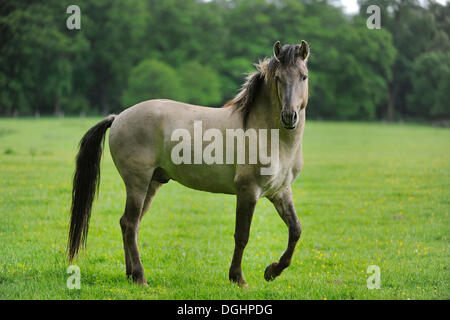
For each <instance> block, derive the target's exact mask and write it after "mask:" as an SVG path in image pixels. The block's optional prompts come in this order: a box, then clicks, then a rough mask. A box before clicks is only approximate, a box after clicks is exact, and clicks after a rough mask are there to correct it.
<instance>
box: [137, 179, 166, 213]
mask: <svg viewBox="0 0 450 320" xmlns="http://www.w3.org/2000/svg"><path fill="white" fill-rule="evenodd" d="M161 185H163V184H162V183H160V182H158V181H156V180H152V181H150V185H149V186H148V190H147V195H146V197H145V200H144V205H143V206H142V211H141V216H140V217H139V221H140V220H142V217H144V215H145V213H146V212H147V211H148V209H149V208H150V206H151V204H152V201H153V198H154V197H155V194H156V192H157V191H158V189H159V187H161Z"/></svg>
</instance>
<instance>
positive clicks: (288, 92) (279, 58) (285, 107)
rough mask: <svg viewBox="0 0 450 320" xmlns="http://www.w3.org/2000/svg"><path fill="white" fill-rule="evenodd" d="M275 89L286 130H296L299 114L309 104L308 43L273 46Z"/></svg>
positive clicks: (278, 42) (277, 44) (278, 43)
mask: <svg viewBox="0 0 450 320" xmlns="http://www.w3.org/2000/svg"><path fill="white" fill-rule="evenodd" d="M273 55H274V56H273V58H272V61H271V64H272V65H273V66H274V68H273V69H274V72H273V80H274V88H275V90H276V95H277V98H278V102H279V105H280V107H281V122H282V124H283V126H284V127H285V128H286V129H295V128H296V127H297V124H298V122H299V115H298V113H299V112H300V110H302V109H304V108H305V107H306V104H307V103H308V68H307V66H306V62H307V60H308V56H309V46H308V43H307V42H306V41H304V40H302V42H301V44H296V45H284V46H281V44H280V41H277V42H276V43H275V44H274V46H273Z"/></svg>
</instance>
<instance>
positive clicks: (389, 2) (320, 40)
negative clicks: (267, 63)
mask: <svg viewBox="0 0 450 320" xmlns="http://www.w3.org/2000/svg"><path fill="white" fill-rule="evenodd" d="M333 3H334V2H333ZM70 4H72V3H71V2H70V1H68V0H62V1H60V0H48V1H45V2H43V1H34V0H26V1H25V0H24V1H14V0H3V1H2V2H0V34H1V38H0V114H1V115H14V114H21V115H27V114H28V115H31V114H34V113H42V114H62V113H66V114H80V113H88V114H99V113H103V114H105V113H109V112H120V110H122V109H123V108H125V107H128V106H130V105H132V104H134V103H136V102H139V101H142V100H147V99H151V98H171V99H176V100H182V101H185V102H189V103H194V104H200V105H208V106H217V107H218V106H220V105H222V104H223V103H224V102H225V101H227V100H229V99H230V98H232V97H233V96H234V95H235V94H236V93H237V92H238V90H239V88H240V86H241V84H242V82H243V80H244V77H245V74H246V73H248V72H251V71H253V70H254V68H253V66H252V64H253V63H255V62H257V61H258V59H262V58H264V57H267V56H271V55H272V46H273V43H274V42H275V41H277V40H280V41H281V42H282V43H299V42H300V41H301V40H302V39H305V40H307V41H308V42H309V44H310V48H311V55H310V58H309V69H310V104H309V108H308V115H309V116H310V117H314V118H327V119H366V120H373V119H380V118H388V119H392V118H394V116H396V117H408V118H412V117H419V118H436V117H446V116H448V114H449V112H448V107H447V104H446V103H445V102H446V101H447V95H448V90H447V89H446V88H448V73H446V72H448V69H447V67H446V66H448V51H449V48H450V41H449V32H450V26H449V24H450V23H449V22H450V20H449V18H448V17H449V16H450V12H449V8H450V6H449V5H447V6H442V5H440V4H438V3H436V2H432V1H431V2H429V3H426V4H425V5H421V4H420V3H419V2H418V0H375V1H369V0H360V5H361V11H360V14H359V15H356V16H348V15H346V14H344V13H343V11H342V9H341V8H340V7H338V6H335V5H334V4H331V1H328V0H277V1H272V0H210V1H205V0H164V1H160V0H128V1H125V0H124V1H113V0H102V1H98V0H80V1H78V2H77V5H78V6H79V7H80V9H81V30H68V29H67V28H66V19H67V17H68V16H69V15H68V14H67V13H66V8H67V7H68V6H69V5H70ZM369 4H379V5H380V7H381V9H382V12H381V22H382V29H381V30H369V29H367V27H366V19H367V17H368V15H367V14H366V8H367V6H368V5H369ZM433 64H435V67H434V68H432V66H433ZM427 68H431V69H427ZM430 70H434V71H435V72H431V71H430ZM418 72H420V73H421V74H425V75H427V76H426V77H428V78H429V79H431V81H429V82H427V81H426V79H425V80H417V79H419V78H418V75H417V73H418ZM420 79H421V78H420ZM416 80H417V81H416ZM427 86H429V89H428V87H427ZM430 90H431V91H430ZM424 91H426V92H427V94H428V95H429V98H428V99H426V100H424V99H425V98H424V96H423V95H421V93H422V92H424ZM425 102H427V103H428V104H429V106H428V108H424V107H423V105H424V103H425ZM425 110H426V111H425Z"/></svg>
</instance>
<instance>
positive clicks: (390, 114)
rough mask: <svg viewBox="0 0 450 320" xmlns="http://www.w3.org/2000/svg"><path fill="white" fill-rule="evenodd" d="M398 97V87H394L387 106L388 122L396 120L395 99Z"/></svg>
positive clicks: (390, 92)
mask: <svg viewBox="0 0 450 320" xmlns="http://www.w3.org/2000/svg"><path fill="white" fill-rule="evenodd" d="M396 95H397V87H396V86H394V88H392V89H390V90H389V99H388V105H387V114H386V120H387V121H389V122H393V121H394V120H395V98H396Z"/></svg>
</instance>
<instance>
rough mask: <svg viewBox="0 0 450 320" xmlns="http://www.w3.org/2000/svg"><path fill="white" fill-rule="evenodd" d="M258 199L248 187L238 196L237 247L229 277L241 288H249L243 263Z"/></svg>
mask: <svg viewBox="0 0 450 320" xmlns="http://www.w3.org/2000/svg"><path fill="white" fill-rule="evenodd" d="M257 198H258V197H257V196H256V194H255V192H252V191H251V188H248V187H243V188H240V190H239V192H238V194H237V203H236V225H235V231H234V244H235V246H234V253H233V260H232V261H231V266H230V272H229V274H228V276H229V279H230V281H232V282H234V283H236V284H238V285H239V286H240V287H246V286H247V283H246V282H245V280H244V277H243V276H242V267H241V263H242V255H243V253H244V249H245V246H246V245H247V242H248V238H249V236H250V225H251V222H252V217H253V211H254V210H255V205H256V202H257Z"/></svg>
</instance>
